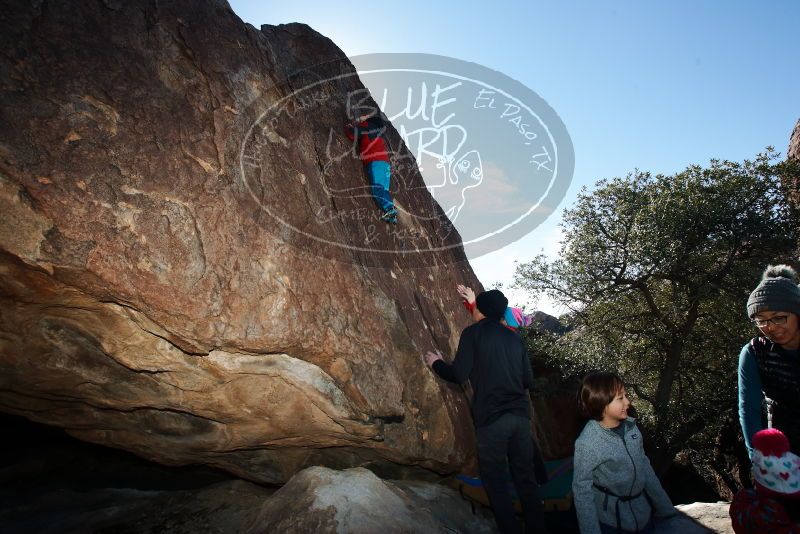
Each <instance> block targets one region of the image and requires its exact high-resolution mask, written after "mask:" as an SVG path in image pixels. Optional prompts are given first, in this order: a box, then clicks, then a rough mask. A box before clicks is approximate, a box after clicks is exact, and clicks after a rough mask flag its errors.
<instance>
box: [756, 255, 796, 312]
mask: <svg viewBox="0 0 800 534" xmlns="http://www.w3.org/2000/svg"><path fill="white" fill-rule="evenodd" d="M762 311H771V312H789V313H796V314H798V315H800V288H798V287H797V273H796V272H795V271H794V269H792V268H791V267H789V266H788V265H770V266H768V267H767V270H766V271H764V276H763V278H762V280H761V283H760V284H758V287H757V288H755V289H754V290H753V292H752V293H750V298H749V299H747V316H748V317H750V318H751V319H752V318H753V317H755V315H756V314H757V313H761V312H762Z"/></svg>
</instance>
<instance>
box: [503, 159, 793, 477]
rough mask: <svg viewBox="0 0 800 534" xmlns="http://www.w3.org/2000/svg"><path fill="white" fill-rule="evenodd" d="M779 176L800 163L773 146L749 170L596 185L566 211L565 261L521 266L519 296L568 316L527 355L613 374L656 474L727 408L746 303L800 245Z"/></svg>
mask: <svg viewBox="0 0 800 534" xmlns="http://www.w3.org/2000/svg"><path fill="white" fill-rule="evenodd" d="M787 174H789V175H792V176H797V166H796V164H793V163H786V162H782V163H777V154H776V153H775V152H773V151H772V149H771V148H769V149H768V151H767V153H766V154H762V155H759V156H758V157H757V158H756V160H755V161H752V162H751V161H745V162H744V163H741V164H740V163H732V162H728V161H717V160H712V161H711V163H710V165H709V166H708V167H707V168H703V167H699V166H692V167H689V168H687V169H686V170H685V171H683V172H680V173H677V174H675V175H673V176H664V175H652V174H650V173H647V172H639V171H636V172H634V173H632V174H631V175H629V176H628V177H627V178H625V179H622V178H615V179H612V180H603V181H600V182H598V184H597V186H596V189H595V190H594V191H591V192H587V191H586V190H585V189H584V191H583V192H582V194H581V195H580V196H579V198H578V201H577V204H576V205H575V206H574V207H573V208H571V209H568V210H566V211H565V215H564V220H563V223H562V226H563V229H564V237H563V240H562V242H561V251H560V257H559V258H558V259H556V260H554V261H548V260H547V258H545V257H544V256H538V257H536V258H534V259H533V260H532V261H530V262H529V263H525V264H522V265H519V266H518V268H517V272H516V280H515V285H516V286H517V287H521V288H525V289H527V290H529V291H531V292H533V293H535V294H542V293H544V294H546V295H548V296H549V297H550V298H551V299H553V300H554V301H556V302H558V303H560V304H562V305H564V306H566V307H567V308H568V309H569V310H570V311H569V313H568V314H567V320H568V322H569V324H570V326H571V327H572V330H571V331H570V332H569V333H568V334H566V335H564V336H561V337H557V338H556V337H552V336H540V337H536V338H532V339H533V340H534V341H533V343H534V344H535V345H537V346H534V347H532V348H533V350H534V351H535V352H540V353H541V352H546V353H548V355H549V357H550V358H551V361H552V360H555V361H556V362H558V363H559V365H560V366H561V367H562V369H564V370H566V371H572V372H584V371H587V370H590V369H602V370H613V371H616V372H619V373H620V374H621V375H622V376H623V379H624V380H625V382H626V384H627V385H628V389H629V390H632V392H633V394H634V398H637V402H636V405H637V409H638V412H639V417H640V421H641V422H642V423H643V426H644V427H645V431H646V432H647V434H648V437H649V438H650V439H649V441H650V444H651V445H653V446H654V451H653V454H652V456H651V458H652V460H653V463H654V466H655V467H656V469H658V470H663V469H664V468H665V467H666V466H668V465H669V463H670V462H671V461H672V460H673V459H674V456H675V454H676V453H677V452H679V451H680V450H682V449H683V448H685V447H686V446H687V444H688V443H689V442H690V440H691V439H692V438H697V437H698V435H701V434H702V436H703V439H708V438H709V436H713V435H714V434H713V432H715V429H717V428H718V427H719V425H720V422H721V420H722V417H721V415H722V414H723V413H728V414H730V413H731V412H732V411H733V410H735V405H736V403H735V396H736V364H737V355H738V353H739V350H740V348H741V346H742V345H743V343H744V342H745V341H746V340H747V339H748V338H749V337H750V336H751V335H752V334H753V329H752V327H751V326H750V325H749V324H748V322H747V318H746V316H745V303H746V300H747V296H748V294H749V292H750V291H751V290H752V288H753V287H755V285H756V284H757V283H758V281H759V277H760V274H761V272H762V271H763V269H764V267H765V266H766V264H767V263H769V262H776V261H784V260H786V259H787V258H788V257H789V254H790V253H791V251H793V250H794V248H795V245H796V242H797V237H798V236H797V228H796V224H797V221H796V218H795V216H794V215H795V214H794V212H793V210H792V208H791V206H790V205H789V204H788V202H787V195H786V192H785V191H784V190H783V187H782V184H781V176H784V177H786V175H787ZM707 448H708V447H707Z"/></svg>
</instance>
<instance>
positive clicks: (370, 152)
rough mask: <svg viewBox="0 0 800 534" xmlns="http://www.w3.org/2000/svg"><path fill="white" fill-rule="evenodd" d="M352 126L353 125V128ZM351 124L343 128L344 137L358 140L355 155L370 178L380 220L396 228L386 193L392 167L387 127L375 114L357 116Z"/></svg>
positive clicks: (388, 195) (389, 199)
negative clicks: (357, 154) (384, 135)
mask: <svg viewBox="0 0 800 534" xmlns="http://www.w3.org/2000/svg"><path fill="white" fill-rule="evenodd" d="M353 123H355V124H353ZM353 123H349V124H346V125H345V127H344V133H345V135H347V138H348V139H350V141H355V140H356V139H358V151H359V156H360V157H361V161H362V162H363V163H364V167H365V168H366V169H367V174H368V175H369V181H370V187H371V190H372V198H374V199H375V203H376V204H377V205H378V208H380V210H381V213H382V214H381V219H382V220H384V221H386V222H388V223H391V224H397V210H396V209H395V207H394V201H392V195H391V194H390V193H389V186H390V184H391V180H392V167H391V164H390V163H389V153H388V151H387V150H386V142H385V141H384V139H383V133H384V132H385V131H386V124H385V123H384V121H383V119H382V118H381V116H380V113H379V112H378V111H377V110H374V111H373V112H372V114H367V115H359V116H358V117H357V118H356V119H355V120H354V121H353Z"/></svg>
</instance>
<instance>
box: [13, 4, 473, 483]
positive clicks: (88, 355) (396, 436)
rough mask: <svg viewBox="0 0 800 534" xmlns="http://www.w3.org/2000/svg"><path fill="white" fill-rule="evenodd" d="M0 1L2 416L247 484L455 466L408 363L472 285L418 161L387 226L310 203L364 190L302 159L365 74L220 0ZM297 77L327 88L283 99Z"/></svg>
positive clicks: (463, 430)
mask: <svg viewBox="0 0 800 534" xmlns="http://www.w3.org/2000/svg"><path fill="white" fill-rule="evenodd" d="M12 4H13V5H7V6H6V7H5V9H3V12H2V13H1V14H0V45H1V46H2V49H3V50H4V51H5V52H4V54H3V55H2V56H1V57H0V80H2V81H0V91H2V96H0V98H2V106H0V213H2V223H0V410H3V411H6V412H9V413H13V414H17V415H21V416H24V417H27V418H29V419H32V420H34V421H37V422H41V423H45V424H49V425H56V426H59V427H62V428H65V429H67V431H68V432H69V433H70V434H71V435H73V436H75V437H77V438H80V439H83V440H87V441H91V442H95V443H100V444H104V445H108V446H112V447H118V448H122V449H126V450H129V451H133V452H135V453H136V454H139V455H140V456H143V457H145V458H148V459H151V460H155V461H158V462H161V463H165V464H191V463H202V464H209V465H214V466H217V467H221V468H224V469H226V470H229V471H231V472H233V473H236V474H238V475H239V476H242V477H245V478H248V479H250V480H255V481H262V482H284V481H286V480H288V479H289V478H290V477H291V475H292V474H293V473H295V472H297V471H298V470H300V469H302V468H303V467H305V466H308V465H315V464H323V465H329V466H332V467H336V468H345V467H350V466H356V465H366V464H372V465H374V466H376V468H377V467H379V466H384V467H392V466H395V465H403V466H410V467H413V466H422V467H424V468H427V469H434V470H438V471H440V472H452V471H454V470H456V469H458V468H459V466H461V465H463V463H464V462H465V461H466V460H467V459H469V458H470V457H471V444H472V442H473V439H472V435H471V423H470V419H469V415H468V404H467V402H466V399H465V397H464V394H463V392H462V391H461V390H460V389H459V388H457V387H452V386H449V385H445V384H443V383H441V382H440V381H437V380H436V379H435V378H434V377H433V376H432V374H431V373H430V372H429V371H428V369H426V368H425V366H424V365H423V363H422V360H421V359H420V354H421V353H423V352H424V351H426V350H428V349H434V348H439V349H442V350H443V351H445V352H448V351H450V350H451V348H452V347H454V346H455V344H456V342H457V339H458V336H459V333H460V331H461V329H462V328H463V327H464V326H466V324H467V321H468V320H469V318H468V316H467V315H466V314H465V313H464V310H463V308H462V307H461V304H460V302H459V299H458V297H457V295H456V293H455V291H454V288H455V286H456V284H457V283H465V284H468V285H471V286H473V287H478V285H479V284H478V281H477V279H476V278H475V276H474V274H473V272H472V270H471V268H470V267H469V264H468V263H467V262H466V259H465V257H464V253H463V248H462V247H461V245H460V238H459V236H458V234H456V233H455V232H454V231H453V229H452V226H449V225H448V223H447V219H446V217H444V214H443V213H442V210H441V209H440V208H439V206H438V205H437V204H436V203H435V202H434V201H433V200H432V199H431V197H430V195H429V194H428V192H427V190H426V189H425V185H424V182H423V180H422V177H421V176H420V175H419V172H418V171H417V170H416V169H415V167H414V166H410V167H408V168H407V169H406V170H404V173H405V174H404V176H403V177H402V180H400V181H401V182H402V184H403V188H401V189H400V190H399V191H398V192H397V200H398V203H399V205H400V206H401V207H402V206H414V207H415V210H414V213H415V214H416V216H415V217H407V216H404V215H401V221H400V225H399V227H398V228H395V227H389V226H388V225H386V224H383V223H381V222H380V221H378V220H377V217H376V210H375V207H374V205H373V203H372V200H371V198H370V197H369V195H368V194H367V195H349V196H348V195H339V196H337V195H334V194H332V192H331V191H332V189H331V187H332V184H335V185H336V186H337V187H340V188H342V189H343V190H344V189H347V190H350V189H358V188H359V187H361V188H362V189H363V186H364V184H365V177H364V176H363V171H362V168H361V165H360V163H359V162H358V160H357V159H355V158H352V157H351V158H340V159H335V158H334V159H329V158H327V156H325V154H326V153H327V152H326V149H323V148H321V147H328V148H330V147H331V146H332V147H334V149H336V150H337V151H339V152H341V151H344V152H346V151H347V146H348V145H347V141H346V139H345V138H344V137H343V135H342V133H341V130H342V123H343V118H344V117H345V115H346V105H345V102H346V99H347V94H348V93H351V92H352V91H357V90H359V89H363V86H362V85H361V83H360V82H359V80H358V78H357V76H355V75H354V74H355V71H354V69H353V67H352V65H351V64H350V62H349V61H347V59H346V58H345V56H344V54H343V53H342V52H341V51H340V50H339V49H338V48H337V47H336V46H335V45H334V44H333V43H332V42H331V41H330V40H328V39H326V38H324V37H322V36H321V35H319V34H317V33H316V32H314V31H313V30H311V29H310V28H308V27H307V26H304V25H300V24H291V25H285V26H277V27H272V26H264V27H262V28H261V30H258V29H256V28H253V27H252V26H250V25H247V24H244V23H243V22H242V21H241V20H239V19H238V18H237V16H236V15H235V14H234V13H233V11H232V10H231V9H230V7H229V6H228V5H227V3H225V2H224V1H215V0H207V1H203V2H193V1H189V0H183V1H175V2H168V3H163V2H162V3H159V2H147V3H141V2H121V1H114V2H112V1H105V2H100V1H90V2H79V3H74V2H67V1H66V0H63V1H53V2H50V1H48V2H30V1H24V2H23V1H17V2H12ZM311 81H315V82H314V83H317V82H318V83H319V87H320V88H321V89H320V90H321V91H322V93H320V94H322V95H323V96H322V97H320V98H318V99H314V98H311V99H310V100H309V99H308V98H306V97H305V96H304V97H302V98H301V97H300V96H297V97H295V93H294V91H296V90H297V88H298V87H301V86H302V85H303V84H309V83H311ZM301 96H302V95H301ZM276 105H277V106H278V108H277V109H279V110H280V111H279V112H278V114H277V115H276V116H275V117H272V119H276V120H274V121H273V120H272V119H270V121H269V122H267V123H263V122H259V121H262V120H263V118H264V117H265V113H267V112H268V111H269V110H270V109H272V110H273V111H274V109H276V108H275V106H276ZM273 126H274V128H272V127H273ZM388 137H389V141H390V144H391V146H393V147H398V150H399V149H402V148H403V145H402V142H401V141H400V137H399V135H398V134H397V132H396V131H395V130H394V129H393V128H390V131H389V132H388ZM337 153H338V152H337ZM420 214H427V217H423V216H420ZM401 231H402V232H401ZM365 234H366V237H365ZM411 238H413V239H411ZM365 244H366V245H369V246H365ZM421 244H422V245H424V246H422V245H421ZM426 251H428V252H426Z"/></svg>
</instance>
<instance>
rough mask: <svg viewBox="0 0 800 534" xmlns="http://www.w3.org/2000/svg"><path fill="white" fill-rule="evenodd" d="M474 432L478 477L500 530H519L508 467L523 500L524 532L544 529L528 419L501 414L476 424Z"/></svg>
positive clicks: (509, 531) (504, 532)
mask: <svg viewBox="0 0 800 534" xmlns="http://www.w3.org/2000/svg"><path fill="white" fill-rule="evenodd" d="M476 434H477V438H478V463H479V466H480V472H481V479H482V480H483V485H484V487H485V488H486V494H487V496H488V497H489V503H490V504H491V505H492V511H493V512H494V517H495V520H496V521H497V526H498V527H500V532H502V533H503V534H506V533H512V532H513V533H518V532H520V528H519V523H518V522H517V519H516V516H515V514H514V505H513V503H512V501H511V493H510V491H509V485H508V482H509V481H508V472H509V470H510V471H511V478H512V479H513V481H514V487H515V488H516V490H517V496H518V497H519V500H520V502H521V503H522V512H523V516H524V518H525V532H537V531H538V532H543V531H544V516H543V515H542V501H541V500H540V499H539V485H538V484H537V483H536V475H535V474H534V468H533V436H531V421H530V419H528V418H526V417H520V416H518V415H514V414H504V415H502V416H500V418H499V419H497V420H495V421H493V422H492V423H489V424H488V425H486V426H482V427H479V428H477V429H476Z"/></svg>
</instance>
